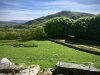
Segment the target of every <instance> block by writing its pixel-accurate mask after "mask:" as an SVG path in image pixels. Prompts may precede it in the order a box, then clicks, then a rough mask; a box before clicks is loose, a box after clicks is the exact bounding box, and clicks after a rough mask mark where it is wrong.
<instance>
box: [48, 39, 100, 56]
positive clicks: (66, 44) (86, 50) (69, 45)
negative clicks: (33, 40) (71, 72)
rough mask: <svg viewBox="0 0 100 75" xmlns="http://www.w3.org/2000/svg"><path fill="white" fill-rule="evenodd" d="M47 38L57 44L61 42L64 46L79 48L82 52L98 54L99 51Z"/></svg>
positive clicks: (99, 54)
mask: <svg viewBox="0 0 100 75" xmlns="http://www.w3.org/2000/svg"><path fill="white" fill-rule="evenodd" d="M48 40H50V41H52V42H55V43H58V44H61V45H64V46H67V47H70V48H74V49H76V50H79V51H83V52H87V53H91V54H94V55H98V56H100V52H95V51H91V50H88V49H83V48H79V47H76V46H73V45H71V44H68V43H64V42H60V41H57V40H54V39H51V38H48Z"/></svg>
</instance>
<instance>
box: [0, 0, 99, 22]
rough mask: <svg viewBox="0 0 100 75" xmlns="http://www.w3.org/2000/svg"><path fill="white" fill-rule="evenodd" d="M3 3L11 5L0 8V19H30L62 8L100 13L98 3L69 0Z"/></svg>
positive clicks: (34, 0)
mask: <svg viewBox="0 0 100 75" xmlns="http://www.w3.org/2000/svg"><path fill="white" fill-rule="evenodd" d="M15 1H17V0H15ZM0 2H1V1H0ZM2 2H3V1H2ZM3 3H5V4H6V5H12V6H13V7H12V8H9V7H8V8H2V9H1V10H0V17H1V18H0V20H14V19H18V20H32V19H36V18H39V17H42V16H46V15H49V14H54V13H57V12H59V11H62V10H70V11H76V12H86V13H94V14H98V13H100V10H99V7H100V5H99V4H83V3H78V2H75V1H70V0H53V1H50V2H48V1H41V2H40V1H38V0H30V1H28V2H24V3H23V0H18V2H14V3H15V4H13V2H12V1H11V0H10V1H9V2H5V0H4V2H3ZM22 3H23V4H22ZM17 4H18V5H17ZM14 6H17V7H18V8H17V9H16V8H15V7H14ZM14 8H15V9H14Z"/></svg>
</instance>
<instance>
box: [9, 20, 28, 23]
mask: <svg viewBox="0 0 100 75" xmlns="http://www.w3.org/2000/svg"><path fill="white" fill-rule="evenodd" d="M10 22H15V23H20V24H23V23H26V22H28V20H11V21H10Z"/></svg>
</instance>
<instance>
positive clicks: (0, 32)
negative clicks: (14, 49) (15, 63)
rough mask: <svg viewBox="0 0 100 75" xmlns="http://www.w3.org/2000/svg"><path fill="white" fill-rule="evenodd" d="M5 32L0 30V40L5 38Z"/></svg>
mask: <svg viewBox="0 0 100 75" xmlns="http://www.w3.org/2000/svg"><path fill="white" fill-rule="evenodd" d="M5 36H6V35H5V32H3V31H0V40H4V39H5Z"/></svg>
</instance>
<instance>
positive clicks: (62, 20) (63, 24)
mask: <svg viewBox="0 0 100 75" xmlns="http://www.w3.org/2000/svg"><path fill="white" fill-rule="evenodd" d="M72 23H73V20H72V19H69V18H66V17H54V18H52V19H50V20H48V21H47V22H46V23H45V26H44V28H45V32H46V33H47V36H49V37H59V36H60V37H65V36H68V34H69V30H70V28H71V25H72Z"/></svg>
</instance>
